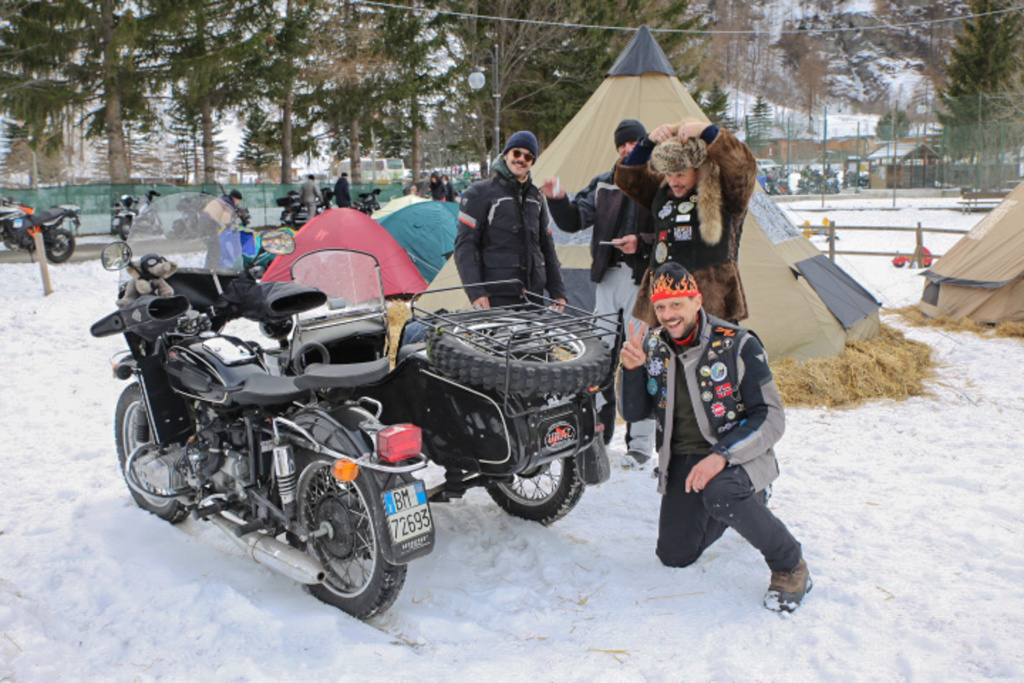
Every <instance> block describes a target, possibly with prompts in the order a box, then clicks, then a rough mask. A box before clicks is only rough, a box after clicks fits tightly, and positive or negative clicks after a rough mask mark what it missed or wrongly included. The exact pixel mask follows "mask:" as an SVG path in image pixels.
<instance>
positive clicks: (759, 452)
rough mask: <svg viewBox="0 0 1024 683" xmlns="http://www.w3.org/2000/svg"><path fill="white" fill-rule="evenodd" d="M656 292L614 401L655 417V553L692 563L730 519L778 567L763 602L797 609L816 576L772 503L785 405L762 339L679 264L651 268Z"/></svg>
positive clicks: (678, 563)
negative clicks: (711, 310) (658, 497)
mask: <svg viewBox="0 0 1024 683" xmlns="http://www.w3.org/2000/svg"><path fill="white" fill-rule="evenodd" d="M650 292H651V294H650V296H651V304H652V306H653V308H654V313H655V315H656V317H657V320H658V323H659V324H660V325H661V327H659V328H656V329H654V330H651V331H650V333H649V334H647V335H644V333H643V330H630V331H629V335H628V337H629V338H628V339H627V341H626V343H625V344H624V345H623V348H622V353H621V354H620V359H621V361H622V377H621V381H620V396H619V407H620V411H621V413H622V417H623V419H625V420H626V421H628V422H638V421H640V420H643V419H644V418H646V417H649V416H651V415H652V414H653V415H654V416H655V417H656V418H657V439H656V440H657V448H658V463H659V464H658V491H659V492H660V493H661V494H662V495H663V498H662V501H661V516H660V521H659V525H658V547H657V554H658V557H659V558H660V559H661V561H662V563H663V564H665V565H667V566H670V567H686V566H688V565H690V564H693V563H694V562H696V561H697V558H699V557H700V556H701V553H703V552H704V551H705V550H706V549H707V548H708V547H709V546H710V545H711V544H712V543H714V542H715V541H717V540H718V539H719V538H720V537H721V536H722V534H723V533H724V532H725V530H726V528H727V527H732V528H733V529H735V530H736V532H737V533H739V534H740V536H742V537H743V538H745V539H746V540H747V541H749V542H750V544H751V545H753V546H754V547H755V548H757V549H758V550H759V551H760V552H761V554H762V555H764V559H765V561H766V562H767V563H768V567H769V568H770V569H771V573H772V578H771V584H770V586H769V588H768V593H767V595H766V596H765V599H764V605H765V607H767V608H768V609H771V610H775V611H785V612H792V611H793V610H795V609H796V608H797V607H798V606H799V605H800V601H801V600H803V597H804V594H805V593H807V592H808V591H810V589H811V585H812V584H811V577H810V573H809V572H808V570H807V563H806V562H805V561H804V559H803V553H802V550H801V546H800V543H798V542H797V540H796V539H795V538H793V535H792V534H791V533H790V532H789V530H788V529H787V528H786V526H785V525H784V524H783V523H782V522H781V521H780V520H779V519H778V518H777V517H776V516H775V515H773V514H772V513H771V512H770V511H769V510H768V508H767V507H766V505H765V503H766V493H765V489H766V487H767V486H768V485H769V484H770V483H771V482H772V481H773V480H774V479H775V478H776V477H777V476H778V475H779V466H778V462H777V461H776V460H775V452H774V451H773V450H772V446H773V445H774V444H775V442H776V441H778V440H779V439H780V438H781V437H782V433H783V430H784V428H785V416H784V414H783V410H782V402H781V400H780V399H779V394H778V391H777V390H776V388H775V382H774V380H773V379H772V373H771V370H770V369H769V368H768V358H767V356H766V355H765V352H764V348H763V347H762V346H761V343H760V341H759V340H758V339H757V337H756V336H755V335H754V334H753V333H752V332H750V331H749V330H746V329H744V328H741V327H737V326H736V325H731V324H729V323H727V322H725V321H724V320H720V319H718V318H715V317H713V316H709V315H708V314H707V313H705V312H704V310H703V308H702V307H701V304H702V300H701V295H700V292H699V291H697V283H696V281H695V280H694V278H693V276H692V275H691V274H690V273H689V271H687V270H686V269H685V268H684V267H682V266H681V265H679V264H677V263H672V262H669V263H665V264H664V265H662V266H660V267H658V268H657V270H655V271H654V273H653V274H652V277H651V288H650Z"/></svg>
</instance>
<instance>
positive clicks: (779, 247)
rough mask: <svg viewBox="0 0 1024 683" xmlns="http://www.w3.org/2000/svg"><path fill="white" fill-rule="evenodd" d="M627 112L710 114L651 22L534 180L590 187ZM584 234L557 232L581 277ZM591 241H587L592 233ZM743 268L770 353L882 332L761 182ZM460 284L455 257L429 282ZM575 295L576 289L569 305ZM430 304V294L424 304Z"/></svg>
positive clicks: (869, 303)
mask: <svg viewBox="0 0 1024 683" xmlns="http://www.w3.org/2000/svg"><path fill="white" fill-rule="evenodd" d="M626 118H631V119H637V120H639V121H640V122H642V123H643V124H644V125H645V126H646V127H647V128H648V130H651V129H653V128H655V127H656V126H659V125H661V124H663V123H677V122H679V121H683V120H687V119H689V120H702V121H707V120H708V119H707V117H706V116H704V113H703V112H702V111H701V110H700V107H698V106H697V103H696V102H694V100H693V98H692V97H691V96H690V94H689V93H688V92H687V91H686V88H684V87H683V84H682V83H681V82H680V81H679V79H678V78H677V77H676V75H675V69H673V68H672V65H671V63H670V62H669V61H668V58H667V57H666V56H665V53H664V52H663V51H662V50H661V47H659V46H658V44H657V43H656V42H655V40H654V38H653V37H652V36H651V32H650V31H649V30H648V29H647V27H646V26H644V27H641V28H640V30H639V31H637V34H636V35H635V36H634V37H633V40H631V41H630V43H629V45H627V46H626V49H625V50H623V52H622V54H621V55H619V58H618V59H617V60H616V61H615V64H614V65H613V66H612V68H611V70H610V71H609V72H608V73H607V75H606V77H605V79H604V81H603V82H602V83H601V85H600V86H599V87H598V88H597V90H596V91H595V92H594V94H593V95H592V96H591V97H590V99H589V100H587V103H586V104H585V105H583V108H582V109H580V111H579V112H577V114H576V116H574V117H573V118H572V120H571V121H570V122H569V123H568V124H567V125H566V126H565V128H563V129H562V132H561V133H559V134H558V137H556V138H555V139H554V141H553V142H552V143H551V144H550V145H549V146H548V147H547V148H546V149H545V150H544V151H543V152H542V153H541V155H540V157H539V158H538V159H537V163H536V164H535V165H534V168H533V178H534V180H535V182H537V183H538V184H539V183H540V182H542V181H543V180H545V179H547V178H550V177H553V176H558V178H559V179H560V181H561V184H562V187H564V188H565V189H566V191H568V192H576V191H579V190H581V189H583V188H585V187H586V186H587V185H588V184H589V183H590V180H591V179H592V178H593V177H594V176H595V175H598V174H599V173H602V172H604V171H607V170H609V169H611V168H612V165H613V164H614V163H615V161H616V159H617V155H616V152H615V146H614V144H613V139H614V132H615V127H616V126H617V125H618V124H619V121H621V120H622V119H626ZM580 238H581V235H580V234H577V235H574V236H572V237H571V238H570V236H568V235H566V234H565V233H560V232H559V231H558V230H555V239H556V241H563V242H573V243H574V244H562V245H559V247H558V253H559V259H560V260H561V262H562V269H563V271H566V272H567V277H566V280H567V281H573V280H577V281H578V278H574V277H573V276H574V275H576V273H574V272H573V271H574V270H577V269H579V270H582V271H584V272H585V271H586V269H589V267H590V258H589V253H588V248H587V247H585V246H580V245H579V244H578V242H579V241H580ZM584 239H586V240H587V241H588V243H589V235H587V236H585V237H584ZM739 266H740V276H741V278H742V280H743V288H744V290H745V292H746V296H747V306H748V308H749V310H750V317H749V318H748V319H746V320H744V321H743V322H742V324H743V325H744V326H747V327H749V328H751V329H753V330H754V331H755V332H757V334H758V336H759V337H760V338H761V340H762V341H763V342H764V344H765V347H766V348H767V349H768V353H769V354H770V355H772V357H781V356H788V357H791V358H798V359H801V358H813V357H816V356H825V355H834V354H838V353H840V352H841V351H842V350H843V347H844V345H845V343H846V340H847V339H851V338H852V339H867V338H870V337H872V336H874V335H875V334H877V332H878V325H879V322H878V308H879V304H878V302H877V301H875V299H874V297H872V296H871V294H869V293H868V292H867V291H866V290H865V289H864V288H863V287H861V286H860V285H859V284H857V282H856V281H854V280H853V279H852V278H851V277H849V276H848V275H847V274H846V273H844V272H843V271H842V270H841V269H840V268H838V267H837V266H836V265H835V264H833V263H832V262H831V261H829V260H828V258H827V257H825V256H824V255H822V254H821V252H820V251H819V250H818V249H817V248H816V247H815V246H814V245H813V244H811V243H810V241H809V240H807V239H806V238H805V237H804V236H803V235H802V234H801V233H800V232H799V231H798V230H797V229H796V228H795V227H794V226H793V224H792V223H791V222H790V221H789V219H788V218H786V216H785V215H784V214H783V213H782V211H780V210H779V209H778V208H777V207H776V206H775V204H774V203H773V202H772V201H771V200H770V199H769V198H768V196H767V195H766V194H764V193H763V192H762V191H761V190H760V189H758V190H757V192H756V193H755V194H754V197H753V199H752V200H751V204H750V210H749V212H748V214H747V219H746V222H745V223H744V226H743V236H742V238H741V240H740V250H739ZM458 284H459V280H458V272H457V271H456V270H455V264H454V263H453V260H451V261H449V263H448V264H447V265H446V266H445V268H444V269H442V271H441V273H440V274H439V275H438V276H437V277H436V278H435V279H434V281H433V282H432V283H431V288H432V289H433V288H439V287H444V286H449V287H450V286H457V285H458ZM464 298H465V297H462V299H464ZM572 298H573V297H572V296H571V294H570V303H571V299H572ZM580 298H582V299H584V300H585V299H586V297H580ZM591 300H592V298H591ZM440 301H441V299H440V295H439V298H438V299H437V302H439V303H436V304H434V305H435V306H441V305H443V306H445V307H448V308H455V307H456V306H457V302H456V301H455V300H453V299H452V298H448V299H447V300H446V301H445V302H444V303H440ZM428 302H429V300H428V299H424V305H429V303H428ZM465 303H468V302H465Z"/></svg>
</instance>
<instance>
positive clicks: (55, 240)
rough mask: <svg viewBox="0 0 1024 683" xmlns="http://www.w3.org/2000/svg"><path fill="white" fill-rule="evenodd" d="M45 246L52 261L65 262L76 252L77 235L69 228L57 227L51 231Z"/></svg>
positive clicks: (47, 255)
mask: <svg viewBox="0 0 1024 683" xmlns="http://www.w3.org/2000/svg"><path fill="white" fill-rule="evenodd" d="M45 248H46V258H47V259H49V261H50V263H64V262H65V261H67V260H68V259H69V258H71V255H72V254H73V253H75V236H74V235H72V234H71V231H70V230H68V229H67V228H57V229H56V230H54V231H53V232H51V233H50V237H49V239H48V240H46V245H45Z"/></svg>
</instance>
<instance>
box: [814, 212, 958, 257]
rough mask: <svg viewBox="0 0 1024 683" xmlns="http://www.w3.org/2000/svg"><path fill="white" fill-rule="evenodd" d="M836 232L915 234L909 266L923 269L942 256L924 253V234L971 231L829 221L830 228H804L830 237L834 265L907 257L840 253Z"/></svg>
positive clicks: (897, 254) (872, 252)
mask: <svg viewBox="0 0 1024 683" xmlns="http://www.w3.org/2000/svg"><path fill="white" fill-rule="evenodd" d="M836 230H877V231H879V232H913V233H915V236H916V246H915V247H914V253H913V255H911V256H909V257H908V262H909V264H910V265H911V266H912V267H914V266H916V267H918V268H923V267H924V260H925V259H926V258H928V259H937V258H939V257H941V256H942V254H930V253H926V252H925V251H924V233H926V232H936V233H949V234H958V235H966V234H967V233H968V232H970V231H969V230H961V229H958V228H924V227H921V224H920V223H918V224H917V227H916V228H900V227H895V226H879V225H843V226H840V227H837V226H836V222H835V221H829V222H828V226H827V227H824V228H808V227H806V226H805V227H804V234H805V235H806V234H807V233H808V231H811V232H816V233H818V234H820V233H825V234H826V235H827V236H828V258H829V260H831V261H832V262H833V263H834V262H835V260H836V256H892V257H895V256H906V254H901V253H900V252H892V251H838V250H837V249H836Z"/></svg>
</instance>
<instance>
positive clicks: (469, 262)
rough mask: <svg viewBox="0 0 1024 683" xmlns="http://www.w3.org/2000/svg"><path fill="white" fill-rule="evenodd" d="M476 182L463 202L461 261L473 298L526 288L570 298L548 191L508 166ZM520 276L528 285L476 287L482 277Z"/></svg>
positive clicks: (497, 166) (499, 165) (457, 249)
mask: <svg viewBox="0 0 1024 683" xmlns="http://www.w3.org/2000/svg"><path fill="white" fill-rule="evenodd" d="M495 170H496V172H495V174H494V175H493V176H492V177H490V178H488V179H487V180H481V181H480V182H477V183H474V184H473V185H471V186H470V187H469V188H468V189H467V190H466V191H465V192H463V193H462V202H461V204H460V205H459V234H458V236H457V237H456V238H455V265H456V267H457V268H458V270H459V276H460V277H461V278H462V283H463V285H467V287H466V293H467V295H468V296H469V300H470V301H474V300H476V299H478V298H480V297H482V296H488V297H490V296H518V295H520V294H522V288H523V287H525V288H526V290H527V291H529V292H531V293H533V294H541V295H543V294H544V290H545V289H546V290H547V291H548V295H549V296H550V298H552V299H559V298H565V296H566V290H565V284H564V282H563V280H562V270H561V265H560V264H559V262H558V255H557V254H556V253H555V242H554V240H553V239H552V237H551V230H550V229H549V227H548V224H549V222H550V220H551V217H550V214H549V213H548V205H547V202H546V201H545V200H544V195H542V194H541V192H540V190H539V189H538V188H537V186H536V185H534V184H533V183H532V182H530V181H527V182H526V183H520V182H519V181H518V180H516V179H515V178H514V177H512V175H511V173H510V172H509V171H508V169H507V168H506V167H505V164H504V161H503V160H499V161H498V162H497V163H496V164H495ZM495 280H519V282H521V283H522V287H517V286H515V285H503V286H497V287H488V288H483V287H471V286H469V285H472V284H474V283H478V282H491V281H495Z"/></svg>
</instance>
